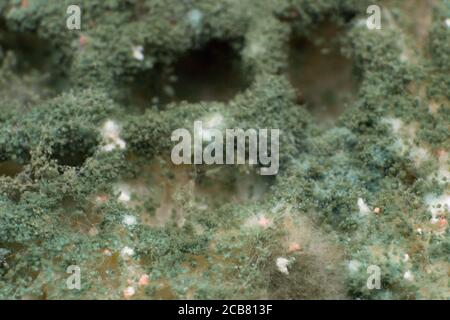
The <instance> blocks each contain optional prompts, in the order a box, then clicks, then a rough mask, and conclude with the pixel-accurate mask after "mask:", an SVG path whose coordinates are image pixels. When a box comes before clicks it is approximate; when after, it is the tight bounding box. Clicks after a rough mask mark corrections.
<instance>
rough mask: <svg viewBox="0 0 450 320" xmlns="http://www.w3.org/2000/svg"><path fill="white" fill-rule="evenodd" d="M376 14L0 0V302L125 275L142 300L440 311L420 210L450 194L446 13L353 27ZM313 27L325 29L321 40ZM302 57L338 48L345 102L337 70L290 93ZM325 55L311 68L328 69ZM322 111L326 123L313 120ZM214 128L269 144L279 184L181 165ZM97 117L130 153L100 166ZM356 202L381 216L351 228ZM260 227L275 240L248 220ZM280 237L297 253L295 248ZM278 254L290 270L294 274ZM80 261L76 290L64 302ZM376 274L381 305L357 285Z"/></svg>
mask: <svg viewBox="0 0 450 320" xmlns="http://www.w3.org/2000/svg"><path fill="white" fill-rule="evenodd" d="M405 2H408V4H405ZM76 3H78V4H79V5H80V6H81V8H82V30H81V31H70V30H67V29H66V26H65V22H66V21H65V17H66V15H65V11H66V6H67V5H68V4H76ZM369 3H372V2H371V1H361V0H342V1H335V0H255V1H242V0H221V1H208V0H204V1H180V0H148V1H144V0H142V1H140V0H123V1H119V0H116V1H114V0H85V1H45V0H28V1H15V0H11V1H7V0H0V124H1V125H0V297H1V298H5V299H21V298H38V299H42V298H46V299H71V298H74V299H78V298H88V299H111V298H123V290H124V289H125V288H126V287H128V286H129V285H130V284H129V283H128V280H131V283H132V284H131V285H133V286H135V287H136V294H135V295H134V296H133V298H138V299H161V298H163V299H170V298H194V299H200V298H227V299H231V298H283V299H285V298H287V299H302V298H307V299H316V298H318V299H320V298H338V299H342V298H350V299H355V298H367V299H393V298H394V299H421V298H434V299H449V298H450V289H449V274H450V269H449V265H450V260H449V257H450V239H449V231H448V228H443V229H442V228H440V229H439V228H438V227H437V226H436V225H435V224H431V223H430V217H431V214H430V212H429V211H430V207H429V206H428V204H427V202H426V199H427V197H428V198H429V197H433V196H434V197H441V196H442V197H447V199H448V197H449V188H448V182H447V181H446V180H445V178H443V177H442V175H441V176H439V175H438V172H442V171H444V172H445V170H446V172H447V174H448V158H447V159H445V156H443V155H444V154H445V152H447V154H448V151H449V148H450V139H449V132H450V131H449V125H450V105H449V99H450V76H449V75H450V28H449V27H447V26H446V24H445V20H446V19H448V18H450V2H449V1H448V0H441V1H439V0H436V1H430V4H426V1H421V0H420V1H419V0H418V1H383V2H382V5H383V7H384V11H383V18H382V23H383V29H382V30H380V31H378V30H374V31H369V30H368V29H367V28H366V27H365V19H366V17H367V15H366V8H367V6H368V4H369ZM431 3H432V4H433V5H431ZM199 13H200V17H201V19H200V20H198V19H197V18H198V17H199ZM322 28H323V29H325V30H326V29H327V28H332V29H334V30H338V31H337V32H335V33H333V34H332V36H331V37H330V36H329V35H328V37H327V36H325V38H324V39H322V42H321V38H320V36H319V35H320V34H321V33H320V32H318V30H321V29H322ZM80 38H81V43H80ZM296 39H297V40H298V39H300V40H301V39H303V42H301V43H300V45H299V46H296V45H293V44H292V42H293V41H295V40H296ZM323 41H325V44H324V43H323ZM83 42H85V43H83ZM302 43H303V44H302ZM304 43H309V46H310V47H312V48H314V46H318V47H320V48H322V49H323V47H327V46H328V45H329V46H330V47H331V46H336V47H337V48H338V49H337V52H338V53H339V52H341V53H342V54H343V55H344V56H345V59H346V61H348V66H349V70H351V81H350V82H351V83H350V82H349V83H348V86H349V87H350V89H348V92H347V90H346V89H345V88H346V87H345V86H344V87H342V88H341V87H339V88H338V89H334V90H335V91H337V92H331V94H330V95H328V93H325V92H324V91H323V90H322V91H321V83H324V86H325V83H328V82H327V81H329V79H334V77H335V76H336V74H338V73H339V72H337V71H335V70H333V69H329V70H328V72H326V71H327V70H325V71H323V70H321V71H320V72H318V71H316V69H309V70H311V71H310V72H309V74H312V76H310V77H306V76H305V77H306V78H305V77H303V78H302V75H304V74H307V72H306V69H308V67H311V66H310V65H306V64H305V63H303V64H302V61H303V60H302V59H308V56H307V53H305V55H306V58H303V56H301V54H302V52H306V51H302V50H303V48H304V46H306V44H304ZM312 43H315V45H313V44H312ZM139 45H140V46H143V48H144V56H145V59H144V60H143V61H140V60H138V59H135V58H134V57H133V53H132V48H133V47H135V46H139ZM311 50H312V52H315V51H314V50H313V49H311ZM338 53H331V54H328V55H327V54H323V55H314V56H313V57H311V56H309V58H312V61H313V62H314V63H317V64H319V65H330V66H333V64H332V63H331V62H330V61H331V59H337V58H336V57H335V55H336V54H338ZM297 55H300V58H298V57H297ZM339 59H341V58H339ZM342 59H344V58H342ZM338 61H341V60H338ZM342 61H343V60H342ZM202 62H203V63H202ZM192 66H194V67H192ZM211 66H212V67H211ZM319 70H320V69H319ZM297 73H298V74H300V77H299V78H298V77H297ZM175 77H178V81H176V78H175ZM305 79H306V80H305ZM337 79H339V78H337ZM290 80H291V81H290ZM305 81H306V83H305ZM313 81H314V82H315V83H317V85H316V86H309V85H308V84H310V83H312V82H313ZM335 81H338V82H339V81H340V80H335ZM299 82H300V84H299ZM332 84H333V82H332ZM313 90H314V91H313ZM316 90H317V91H316ZM330 90H333V87H332V86H331V89H330ZM341 91H345V92H346V93H348V94H349V95H350V98H348V99H344V100H340V99H341V98H340V96H339V94H341V93H342V92H341ZM315 95H316V96H317V95H318V96H320V98H322V96H325V95H326V96H327V97H329V98H328V99H319V100H318V101H316V100H315V99H314V96H315ZM311 97H312V98H311ZM308 99H309V100H308ZM335 99H337V100H335ZM183 100H187V101H183ZM327 103H329V104H330V105H332V104H337V105H338V107H339V108H338V109H337V110H339V112H338V113H339V114H338V116H333V117H332V119H331V120H330V119H329V118H327V117H325V116H324V114H323V112H315V111H314V110H317V105H315V104H321V105H320V107H322V108H323V107H324V105H326V104H327ZM326 110H327V109H326V108H325V113H326ZM217 114H220V115H221V117H222V119H223V123H224V125H225V126H226V127H227V128H234V127H240V128H280V129H282V135H281V149H280V156H281V162H280V174H279V175H278V176H276V177H274V178H262V177H259V176H258V175H257V174H256V171H257V169H256V168H252V167H242V166H236V167H232V166H224V167H216V168H209V167H206V166H196V167H194V166H192V167H183V168H174V167H173V166H172V165H171V164H170V158H169V156H170V150H171V147H172V143H171V142H170V134H171V132H172V130H174V129H176V128H181V127H186V128H192V124H193V121H194V120H198V119H208V118H210V117H211V116H212V115H217ZM325 118H326V120H325ZM107 119H114V120H115V121H117V122H118V123H119V124H120V125H121V127H122V132H121V137H122V138H123V139H124V140H125V141H126V144H127V147H126V149H125V150H115V151H112V152H101V151H100V146H101V145H102V143H103V141H102V136H101V127H102V125H103V123H104V122H105V121H106V120H107ZM392 119H396V120H395V121H397V122H396V123H398V121H401V122H402V126H401V128H400V129H399V130H398V131H397V132H395V131H393V130H392V128H391V126H390V125H389V123H390V122H392ZM419 148H422V149H423V150H425V151H424V152H425V154H426V156H424V157H417V156H415V155H416V154H417V152H418V149H419ZM439 156H441V157H440V158H439ZM439 170H440V171H439ZM121 183H122V184H123V183H127V184H128V185H129V186H130V188H131V190H132V191H133V192H132V201H131V203H128V204H124V203H121V202H120V201H118V200H117V195H118V194H117V185H118V184H121ZM98 195H104V199H107V200H106V201H101V203H99V201H96V197H97V196H98ZM358 198H362V199H364V200H365V202H366V203H367V205H368V206H369V207H370V208H371V209H373V208H375V207H378V208H380V211H381V212H380V214H378V215H376V214H374V213H370V214H369V215H368V216H361V215H359V214H358V211H359V209H358V205H357V200H358ZM447 202H448V200H447ZM161 206H162V207H164V206H165V207H164V208H166V209H164V210H159V211H157V208H158V207H161ZM441 209H442V210H441V214H442V219H443V218H444V217H445V215H447V219H448V208H447V209H445V208H441ZM161 212H162V213H161ZM127 214H128V215H134V216H136V217H137V219H138V224H137V225H135V226H132V227H127V226H124V225H123V223H122V220H123V217H124V215H127ZM261 215H263V216H265V217H266V218H267V219H269V220H270V221H271V225H270V226H269V227H268V228H264V227H261V226H258V224H257V223H256V225H254V223H252V221H253V220H254V219H257V217H258V216H261ZM255 217H256V218H255ZM252 219H253V220H252ZM419 228H420V229H421V230H422V234H419V233H418V232H417V229H419ZM438 229H439V230H438ZM292 241H294V242H298V243H300V246H301V247H302V250H301V251H299V252H294V253H288V252H287V251H288V250H287V247H288V245H289V243H290V242H292ZM125 246H128V247H131V248H133V249H134V255H133V256H132V257H130V258H129V259H124V258H123V257H121V255H120V252H121V250H122V249H123V248H124V247H125ZM105 250H109V252H110V253H111V255H105ZM405 254H408V256H409V257H410V259H409V261H404V255H405ZM281 256H283V257H290V258H295V262H294V263H293V264H292V265H290V267H289V270H290V273H289V275H284V274H282V273H280V272H279V271H278V270H277V269H276V265H275V260H276V258H277V257H281ZM349 261H352V263H353V265H354V264H355V262H356V261H357V262H358V264H359V265H360V268H359V269H358V270H356V271H355V270H354V271H349V268H348V265H349ZM74 264H75V265H78V266H80V268H81V275H82V280H81V284H82V287H81V290H68V289H67V288H66V278H67V277H68V276H69V275H68V274H66V273H65V271H66V268H67V267H68V266H69V265H74ZM350 265H352V264H351V263H350ZM369 265H378V266H380V268H381V272H382V275H381V281H382V288H381V289H380V290H368V289H367V288H366V281H367V277H368V274H367V272H366V268H367V266H369ZM407 270H409V271H411V272H412V274H414V280H413V281H408V280H406V279H404V274H405V272H406V271H407ZM144 273H145V274H148V275H149V276H150V281H149V284H148V285H147V286H146V287H140V288H139V287H137V285H136V281H137V279H139V277H140V276H141V275H142V274H144Z"/></svg>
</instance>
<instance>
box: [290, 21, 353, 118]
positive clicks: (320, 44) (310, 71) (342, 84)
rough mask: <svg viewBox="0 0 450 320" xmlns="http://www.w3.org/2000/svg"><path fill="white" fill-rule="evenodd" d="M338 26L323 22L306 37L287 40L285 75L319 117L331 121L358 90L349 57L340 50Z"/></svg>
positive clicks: (303, 100) (339, 28)
mask: <svg viewBox="0 0 450 320" xmlns="http://www.w3.org/2000/svg"><path fill="white" fill-rule="evenodd" d="M342 34H343V30H342V28H341V27H339V26H337V25H335V24H333V23H331V22H324V23H322V24H321V25H320V26H319V27H317V29H316V30H314V31H313V32H312V33H311V34H310V35H309V36H307V37H299V36H294V37H293V38H292V39H291V42H290V50H289V68H288V77H289V79H290V81H291V83H292V85H293V86H294V87H295V88H296V89H297V90H298V94H299V97H298V102H299V103H300V104H306V106H307V108H308V110H309V111H310V112H311V113H312V114H313V115H315V116H316V117H317V118H318V119H320V120H322V121H324V122H327V123H333V122H334V121H335V120H336V119H337V118H338V117H339V115H340V114H341V113H342V112H343V111H344V109H345V107H346V105H347V104H349V103H351V102H352V101H353V99H354V97H355V95H356V92H357V82H356V79H355V77H354V75H353V64H352V61H351V60H350V59H348V58H346V57H345V56H343V55H342V54H341V51H340V46H339V39H340V36H341V35H342Z"/></svg>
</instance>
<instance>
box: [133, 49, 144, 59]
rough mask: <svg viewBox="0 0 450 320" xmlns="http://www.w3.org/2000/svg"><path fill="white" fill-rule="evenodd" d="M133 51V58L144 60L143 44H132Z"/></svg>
mask: <svg viewBox="0 0 450 320" xmlns="http://www.w3.org/2000/svg"><path fill="white" fill-rule="evenodd" d="M131 50H132V51H133V58H135V59H136V60H138V61H142V60H144V47H143V46H134V47H132V48H131Z"/></svg>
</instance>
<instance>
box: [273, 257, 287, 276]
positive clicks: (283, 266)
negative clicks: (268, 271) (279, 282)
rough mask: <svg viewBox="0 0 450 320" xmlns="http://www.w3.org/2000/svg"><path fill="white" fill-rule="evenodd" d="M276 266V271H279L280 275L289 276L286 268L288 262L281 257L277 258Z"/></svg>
mask: <svg viewBox="0 0 450 320" xmlns="http://www.w3.org/2000/svg"><path fill="white" fill-rule="evenodd" d="M276 265H277V268H278V271H280V272H281V273H284V274H286V275H288V274H289V271H288V268H287V267H288V265H289V260H288V259H286V258H283V257H279V258H277V261H276Z"/></svg>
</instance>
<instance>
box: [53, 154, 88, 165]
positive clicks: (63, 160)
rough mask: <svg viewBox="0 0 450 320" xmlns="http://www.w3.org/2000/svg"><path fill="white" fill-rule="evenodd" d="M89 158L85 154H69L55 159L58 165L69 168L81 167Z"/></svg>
mask: <svg viewBox="0 0 450 320" xmlns="http://www.w3.org/2000/svg"><path fill="white" fill-rule="evenodd" d="M87 158H88V156H87V155H86V154H83V153H67V154H64V155H63V156H57V157H55V159H56V160H57V161H58V164H60V165H62V166H69V167H81V166H82V165H83V164H84V162H85V161H86V159H87Z"/></svg>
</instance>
